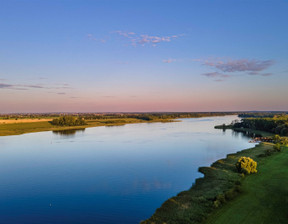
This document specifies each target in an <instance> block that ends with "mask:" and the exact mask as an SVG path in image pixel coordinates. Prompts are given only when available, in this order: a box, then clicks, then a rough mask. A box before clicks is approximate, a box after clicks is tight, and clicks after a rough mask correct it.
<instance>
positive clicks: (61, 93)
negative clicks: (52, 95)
mask: <svg viewBox="0 0 288 224" xmlns="http://www.w3.org/2000/svg"><path fill="white" fill-rule="evenodd" d="M57 94H58V95H66V93H64V92H60V93H57Z"/></svg>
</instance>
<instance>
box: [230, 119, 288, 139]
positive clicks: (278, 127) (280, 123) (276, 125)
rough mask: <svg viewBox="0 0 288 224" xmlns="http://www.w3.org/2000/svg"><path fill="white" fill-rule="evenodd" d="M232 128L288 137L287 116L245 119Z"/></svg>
mask: <svg viewBox="0 0 288 224" xmlns="http://www.w3.org/2000/svg"><path fill="white" fill-rule="evenodd" d="M234 128H250V129H255V130H260V131H267V132H271V133H275V134H279V135H284V136H288V115H275V116H274V117H273V118H271V117H266V118H245V119H242V120H241V122H238V123H235V124H234Z"/></svg>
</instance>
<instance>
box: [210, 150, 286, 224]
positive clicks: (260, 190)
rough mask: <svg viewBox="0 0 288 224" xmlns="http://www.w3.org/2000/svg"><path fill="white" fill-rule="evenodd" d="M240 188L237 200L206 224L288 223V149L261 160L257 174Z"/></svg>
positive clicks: (226, 205) (217, 212) (216, 213)
mask: <svg viewBox="0 0 288 224" xmlns="http://www.w3.org/2000/svg"><path fill="white" fill-rule="evenodd" d="M242 187H243V191H244V192H243V193H242V194H241V195H240V196H239V197H237V198H236V199H234V200H233V201H230V202H228V203H227V204H225V205H224V206H223V207H222V208H220V209H217V210H216V211H215V212H214V213H213V214H212V215H211V216H209V218H208V220H207V222H205V223H209V224H212V223H213V224H223V223H233V224H238V223H239V224H240V223H241V224H242V223H253V224H258V223H259V224H260V223H263V224H264V223H267V224H271V223H273V224H274V223H275V224H277V223H288V148H287V147H286V148H284V150H283V151H282V152H280V153H275V154H274V155H272V156H269V157H265V158H262V159H261V160H260V162H259V163H258V173H257V174H255V175H250V176H247V177H246V178H245V179H244V180H243V183H242Z"/></svg>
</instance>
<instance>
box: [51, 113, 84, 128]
mask: <svg viewBox="0 0 288 224" xmlns="http://www.w3.org/2000/svg"><path fill="white" fill-rule="evenodd" d="M51 124H53V125H58V126H79V125H85V124H86V122H85V120H84V118H80V117H73V116H68V115H64V116H61V117H59V118H55V119H53V120H52V121H51Z"/></svg>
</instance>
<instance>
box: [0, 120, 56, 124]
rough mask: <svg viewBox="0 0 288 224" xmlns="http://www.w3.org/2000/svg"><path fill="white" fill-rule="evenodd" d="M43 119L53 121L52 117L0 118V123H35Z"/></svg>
mask: <svg viewBox="0 0 288 224" xmlns="http://www.w3.org/2000/svg"><path fill="white" fill-rule="evenodd" d="M42 121H52V119H18V120H15V119H14V120H0V124H18V123H34V122H42Z"/></svg>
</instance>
